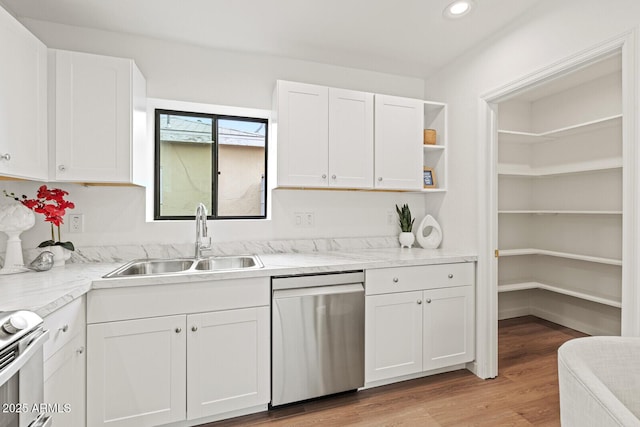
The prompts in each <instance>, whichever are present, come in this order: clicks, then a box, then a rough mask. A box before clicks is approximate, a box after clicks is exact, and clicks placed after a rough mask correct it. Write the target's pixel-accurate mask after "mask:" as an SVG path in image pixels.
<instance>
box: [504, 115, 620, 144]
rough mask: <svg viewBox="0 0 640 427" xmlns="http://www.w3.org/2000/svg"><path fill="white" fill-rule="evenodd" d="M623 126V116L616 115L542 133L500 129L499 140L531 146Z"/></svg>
mask: <svg viewBox="0 0 640 427" xmlns="http://www.w3.org/2000/svg"><path fill="white" fill-rule="evenodd" d="M621 124H622V114H616V115H614V116H609V117H603V118H601V119H596V120H591V121H588V122H584V123H578V124H576V125H572V126H567V127H563V128H560V129H554V130H550V131H547V132H541V133H533V132H520V131H513V130H506V129H499V130H498V138H499V139H500V142H501V143H512V144H531V143H536V142H544V141H551V140H555V139H559V138H564V137H567V136H570V135H576V134H580V133H588V132H594V131H596V130H598V129H604V128H608V127H614V126H620V125H621Z"/></svg>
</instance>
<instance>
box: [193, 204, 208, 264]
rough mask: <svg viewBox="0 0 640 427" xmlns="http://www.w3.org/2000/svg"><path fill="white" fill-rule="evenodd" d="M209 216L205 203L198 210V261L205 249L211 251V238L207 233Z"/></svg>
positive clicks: (199, 205) (196, 253) (196, 254)
mask: <svg viewBox="0 0 640 427" xmlns="http://www.w3.org/2000/svg"><path fill="white" fill-rule="evenodd" d="M207 216H208V212H207V207H206V206H205V205H204V204H203V203H200V204H198V207H197V208H196V252H195V257H196V259H199V258H200V256H201V254H202V250H203V249H211V237H209V236H208V233H207ZM205 242H206V243H205Z"/></svg>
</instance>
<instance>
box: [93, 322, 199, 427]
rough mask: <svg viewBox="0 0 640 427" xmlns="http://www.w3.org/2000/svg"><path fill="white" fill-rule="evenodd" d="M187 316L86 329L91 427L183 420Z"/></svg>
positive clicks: (138, 426)
mask: <svg viewBox="0 0 640 427" xmlns="http://www.w3.org/2000/svg"><path fill="white" fill-rule="evenodd" d="M185 325H186V317H185V316H184V315H182V316H166V317H157V318H151V319H138V320H126V321H122V322H109V323H99V324H95V325H89V326H88V327H87V337H88V340H87V346H88V349H89V352H88V365H87V366H88V368H87V378H88V382H87V395H88V396H89V399H88V401H87V424H88V425H89V426H106V425H109V426H119V427H141V426H154V425H160V424H166V423H170V422H174V421H179V420H182V419H184V416H185V401H186V381H185V378H186V352H185V346H186V335H187V334H186V332H185V328H186V326H185Z"/></svg>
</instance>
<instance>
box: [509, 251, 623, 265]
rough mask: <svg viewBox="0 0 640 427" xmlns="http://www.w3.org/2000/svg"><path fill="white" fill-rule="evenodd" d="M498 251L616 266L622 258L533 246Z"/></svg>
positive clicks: (511, 254)
mask: <svg viewBox="0 0 640 427" xmlns="http://www.w3.org/2000/svg"><path fill="white" fill-rule="evenodd" d="M499 253H500V258H502V257H508V256H524V255H544V256H551V257H556V258H565V259H573V260H577V261H585V262H593V263H598V264H607V265H617V266H621V265H622V260H620V259H615V258H603V257H595V256H590V255H581V254H574V253H569V252H557V251H548V250H545V249H534V248H526V249H500V252H499Z"/></svg>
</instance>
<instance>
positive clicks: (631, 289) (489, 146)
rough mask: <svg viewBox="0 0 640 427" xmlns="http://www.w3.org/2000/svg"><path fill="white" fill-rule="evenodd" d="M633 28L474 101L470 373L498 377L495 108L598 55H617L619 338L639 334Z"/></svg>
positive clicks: (639, 152)
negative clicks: (475, 147) (620, 150)
mask: <svg viewBox="0 0 640 427" xmlns="http://www.w3.org/2000/svg"><path fill="white" fill-rule="evenodd" d="M636 49H637V44H636V30H632V31H629V32H626V33H624V34H622V35H620V36H619V37H616V38H615V39H612V40H608V41H606V42H604V43H601V44H599V45H597V46H595V47H593V48H591V49H588V50H586V51H583V52H580V53H578V54H575V55H573V56H570V57H568V58H566V59H564V60H562V61H559V62H556V63H553V64H551V65H549V66H547V67H544V68H543V69H541V70H539V71H536V72H534V73H532V74H529V75H526V76H524V77H522V78H520V79H517V80H515V81H513V82H511V83H508V84H506V85H504V86H502V87H499V88H497V89H494V90H491V91H489V92H487V93H485V94H483V95H481V96H480V99H479V113H480V114H479V126H478V141H479V153H481V154H480V155H479V156H478V161H479V165H478V171H479V176H478V183H479V209H480V210H479V215H478V220H479V227H478V229H479V236H478V237H479V238H478V242H479V249H478V276H477V292H476V295H477V309H478V310H477V313H478V315H477V318H476V322H477V327H476V328H477V329H476V333H477V340H476V342H477V343H478V344H477V347H476V350H477V356H476V363H475V364H474V366H472V367H471V368H472V370H474V372H475V373H476V375H478V376H479V377H481V378H493V377H495V376H497V374H498V333H497V332H498V277H497V276H498V260H497V258H496V257H495V256H494V251H495V250H496V249H498V241H497V236H498V203H497V201H498V192H497V190H498V179H497V163H498V158H497V147H498V145H497V144H498V130H497V120H498V109H497V104H498V103H499V102H502V101H505V100H507V99H509V98H512V97H514V96H516V95H517V94H519V93H521V92H523V91H525V90H529V89H531V88H533V87H535V86H538V85H542V84H544V83H546V82H548V81H550V80H553V79H555V78H557V77H560V76H562V75H565V74H568V73H571V72H572V71H575V70H578V69H580V68H583V67H585V66H588V65H589V64H590V63H592V62H594V61H597V60H599V59H601V58H603V57H606V56H608V55H611V54H614V53H616V52H621V53H622V104H623V105H622V113H623V121H622V128H623V129H622V145H623V224H622V227H623V237H622V260H623V265H622V335H625V336H640V291H639V290H638V289H637V284H638V278H639V277H640V262H635V261H637V260H638V258H637V254H638V242H639V241H640V222H639V220H640V219H639V218H638V212H640V206H639V203H640V197H637V196H636V189H638V188H640V185H638V182H637V180H638V176H639V175H638V173H637V172H636V171H637V169H638V166H639V165H640V158H639V157H638V156H639V155H640V150H637V149H636V146H637V145H638V141H637V134H636V126H637V123H640V118H639V117H638V114H639V113H640V110H639V109H638V106H637V100H638V99H640V97H639V96H638V93H637V91H638V85H637V84H636V79H637V78H638V72H637V71H638V67H637V64H636V59H637V58H638V57H639V56H640V55H638V52H637V51H636Z"/></svg>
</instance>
